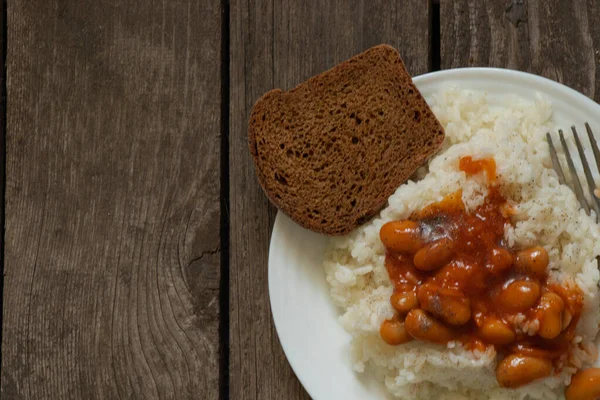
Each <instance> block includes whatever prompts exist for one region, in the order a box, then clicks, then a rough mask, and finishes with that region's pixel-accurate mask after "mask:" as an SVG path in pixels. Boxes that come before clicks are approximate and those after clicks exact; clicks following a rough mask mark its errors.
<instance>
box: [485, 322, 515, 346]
mask: <svg viewBox="0 0 600 400" xmlns="http://www.w3.org/2000/svg"><path fill="white" fill-rule="evenodd" d="M479 337H481V338H482V339H483V340H484V341H485V342H487V343H489V344H509V343H512V342H513V341H514V340H515V338H516V335H515V333H514V332H513V331H512V329H510V327H508V326H507V325H506V324H505V323H504V321H502V320H501V319H499V318H496V317H487V318H486V319H485V321H484V322H483V325H481V327H479Z"/></svg>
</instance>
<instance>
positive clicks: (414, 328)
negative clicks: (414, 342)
mask: <svg viewBox="0 0 600 400" xmlns="http://www.w3.org/2000/svg"><path fill="white" fill-rule="evenodd" d="M404 327H405V328H406V331H407V332H408V333H409V335H411V336H412V337H414V338H415V339H419V340H423V341H426V342H434V343H442V344H445V343H448V342H449V341H450V340H452V339H453V338H454V332H453V331H452V330H451V329H450V328H448V327H447V326H446V325H444V324H442V323H441V322H440V321H438V320H437V319H435V318H434V317H432V316H431V315H429V314H427V313H426V312H425V311H423V310H421V309H419V308H415V309H414V310H411V311H410V312H409V313H408V315H407V316H406V320H405V321H404Z"/></svg>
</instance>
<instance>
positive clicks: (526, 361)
mask: <svg viewBox="0 0 600 400" xmlns="http://www.w3.org/2000/svg"><path fill="white" fill-rule="evenodd" d="M550 372H552V362H551V361H550V360H549V359H547V358H538V357H530V356H523V355H518V354H511V355H509V356H508V357H506V358H504V359H503V360H502V361H501V362H500V364H498V367H497V368H496V380H497V381H498V383H499V384H500V386H502V387H505V388H516V387H519V386H523V385H526V384H528V383H530V382H533V381H535V380H537V379H541V378H545V377H547V376H548V375H550Z"/></svg>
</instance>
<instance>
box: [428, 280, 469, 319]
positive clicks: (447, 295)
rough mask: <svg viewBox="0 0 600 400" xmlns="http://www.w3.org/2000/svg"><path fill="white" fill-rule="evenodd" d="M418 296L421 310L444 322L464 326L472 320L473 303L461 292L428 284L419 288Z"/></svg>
mask: <svg viewBox="0 0 600 400" xmlns="http://www.w3.org/2000/svg"><path fill="white" fill-rule="evenodd" d="M417 295H418V299H419V304H421V308H422V309H424V310H425V311H429V312H430V313H432V314H433V315H435V316H436V317H438V318H440V319H442V320H443V321H444V322H447V323H449V324H452V325H463V324H466V323H467V322H468V321H469V319H470V318H471V301H470V300H469V298H468V297H467V296H465V295H464V293H463V292H461V291H460V290H457V289H447V288H442V287H441V286H439V285H437V284H435V283H431V282H427V283H424V284H423V285H421V286H420V287H419V289H418V291H417Z"/></svg>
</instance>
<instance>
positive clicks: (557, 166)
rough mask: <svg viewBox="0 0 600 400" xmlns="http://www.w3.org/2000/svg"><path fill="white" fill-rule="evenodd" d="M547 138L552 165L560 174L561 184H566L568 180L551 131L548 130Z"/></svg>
mask: <svg viewBox="0 0 600 400" xmlns="http://www.w3.org/2000/svg"><path fill="white" fill-rule="evenodd" d="M546 140H547V141H548V145H549V146H550V159H552V167H553V168H554V171H556V174H557V175H558V181H559V182H560V184H561V185H566V184H567V181H566V179H565V173H564V172H563V169H562V167H561V166H560V161H558V155H556V149H555V148H554V143H553V142H552V137H551V136H550V132H546Z"/></svg>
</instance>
